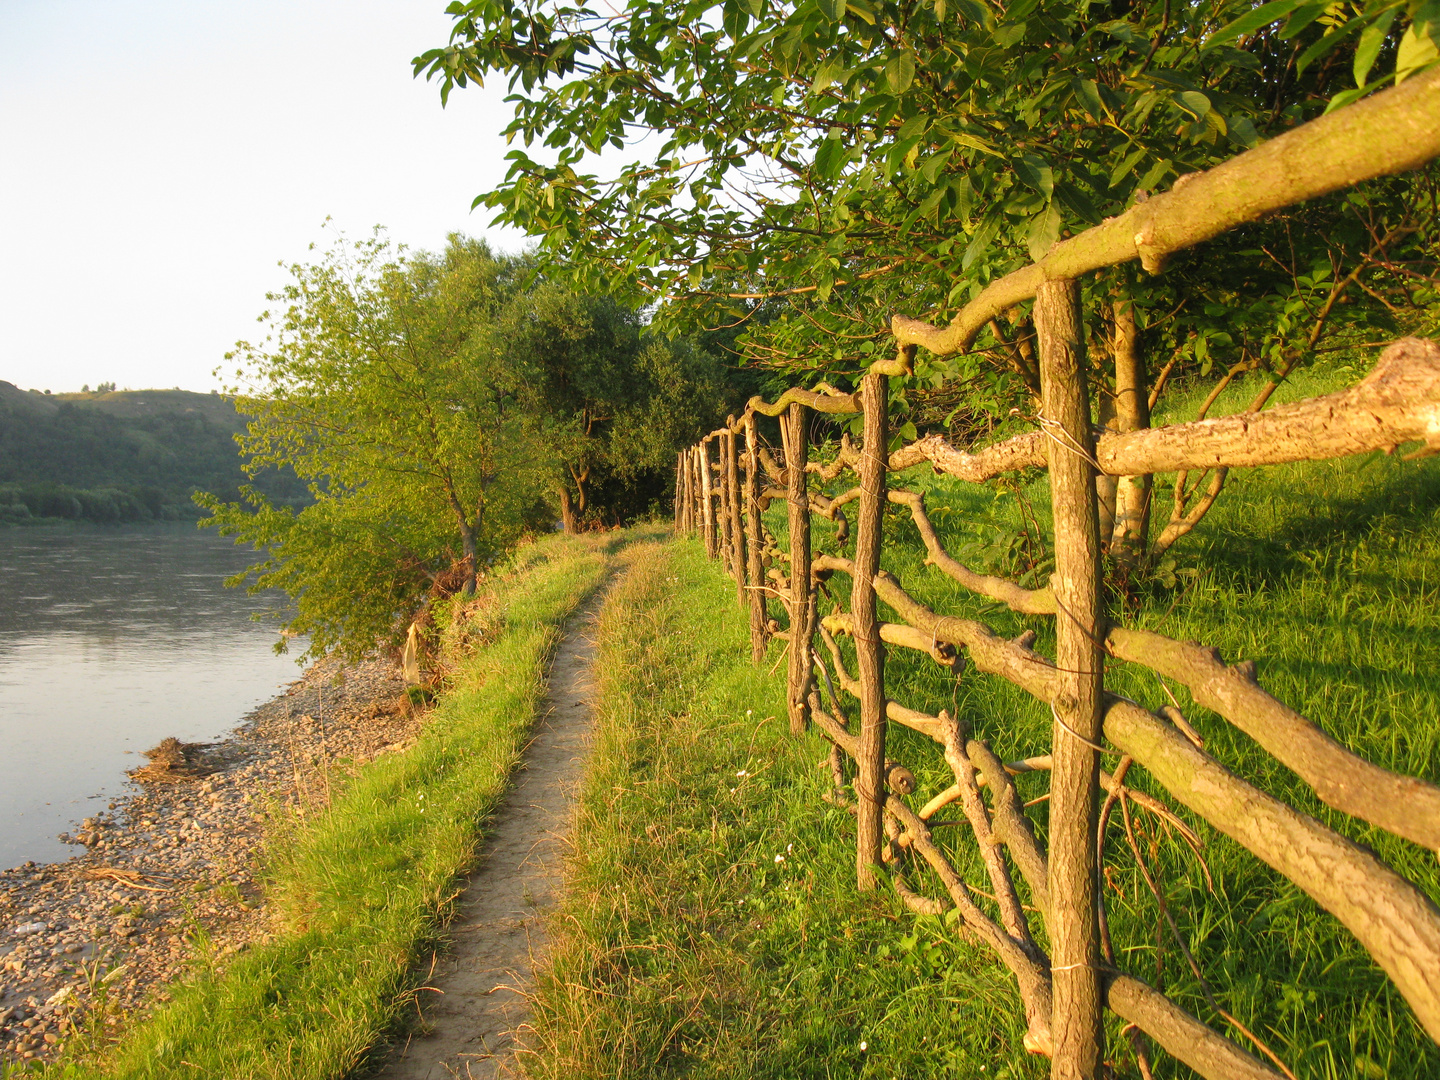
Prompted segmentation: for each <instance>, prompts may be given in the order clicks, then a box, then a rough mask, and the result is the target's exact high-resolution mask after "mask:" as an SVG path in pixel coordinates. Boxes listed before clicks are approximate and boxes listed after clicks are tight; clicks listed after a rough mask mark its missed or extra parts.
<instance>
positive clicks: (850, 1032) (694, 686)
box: [529, 541, 1043, 1080]
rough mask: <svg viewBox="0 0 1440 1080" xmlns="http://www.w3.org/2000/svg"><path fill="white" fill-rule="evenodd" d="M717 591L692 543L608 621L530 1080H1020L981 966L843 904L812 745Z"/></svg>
mask: <svg viewBox="0 0 1440 1080" xmlns="http://www.w3.org/2000/svg"><path fill="white" fill-rule="evenodd" d="M733 597H734V589H733V586H732V585H730V583H729V581H728V579H726V578H724V577H723V575H722V574H721V571H720V570H719V569H718V567H717V566H716V564H713V563H710V562H709V561H707V560H706V559H705V557H704V554H703V550H702V549H701V548H700V546H699V545H698V544H696V543H694V542H693V541H685V542H679V543H674V544H671V545H668V546H666V547H665V548H662V549H657V550H656V552H655V554H654V555H653V557H652V556H649V555H647V556H646V557H645V558H643V559H640V560H637V563H636V566H635V569H634V570H633V571H632V572H631V573H630V575H629V576H628V577H627V578H626V579H625V580H624V581H623V582H622V583H621V584H620V586H619V587H618V588H617V590H616V591H615V592H614V593H612V595H611V599H610V601H609V603H608V604H607V607H606V610H605V612H604V613H603V615H602V619H601V623H600V631H599V644H600V665H599V668H598V670H599V672H600V683H599V694H600V715H599V725H600V731H599V737H598V740H597V745H596V748H595V751H594V757H593V759H592V762H591V766H590V771H589V775H588V779H587V781H586V785H585V788H584V790H583V792H582V795H581V808H580V814H579V817H578V821H577V836H576V842H575V851H576V855H575V857H574V860H573V861H572V864H571V876H570V878H569V891H568V896H567V899H566V901H565V903H564V907H563V909H562V911H561V913H560V915H559V917H558V918H557V919H556V920H555V924H554V925H555V928H556V931H557V933H558V941H557V944H556V947H555V952H554V957H553V968H552V970H551V971H550V972H549V973H548V975H547V976H546V977H545V978H544V980H543V981H542V984H541V986H540V987H539V991H538V997H537V1008H536V1017H535V1025H536V1029H537V1032H538V1035H537V1046H536V1049H537V1051H538V1053H537V1055H536V1057H535V1058H534V1059H533V1061H532V1062H531V1064H530V1065H529V1069H530V1071H531V1073H532V1075H534V1076H536V1077H547V1078H548V1077H554V1078H557V1080H558V1078H561V1077H565V1078H582V1077H602V1076H603V1077H652V1076H653V1077H659V1076H681V1075H684V1076H687V1077H696V1078H699V1077H735V1076H746V1077H774V1078H776V1080H779V1078H801V1077H829V1076H877V1077H880V1076H884V1077H892V1076H895V1077H903V1076H913V1077H930V1076H937V1075H947V1076H950V1075H953V1076H971V1075H974V1076H1000V1077H1005V1076H1017V1077H1019V1076H1025V1077H1030V1076H1035V1077H1038V1076H1040V1075H1042V1073H1043V1070H1042V1069H1040V1067H1039V1066H1038V1065H1037V1064H1035V1063H1033V1062H1029V1061H1027V1060H1025V1058H1026V1055H1025V1053H1024V1051H1023V1050H1021V1049H1019V1045H1020V1037H1021V1035H1022V1034H1023V1025H1022V1024H1021V1023H1020V1022H1019V1020H1018V1012H1019V1010H1018V1009H1017V1008H1016V1007H1015V1005H1014V1002H1013V1001H1012V999H1011V995H1010V994H1009V993H1008V990H1007V988H1006V985H1005V976H1004V973H1003V971H1001V970H1000V969H999V968H998V966H997V965H996V964H995V963H994V962H993V961H991V959H990V957H989V955H988V954H987V953H986V952H985V951H983V950H982V949H980V948H978V947H974V946H971V945H967V944H965V943H963V942H960V941H957V940H956V939H955V937H954V935H953V933H952V932H951V931H950V930H949V929H948V928H947V927H946V926H945V924H944V923H943V922H942V921H941V920H938V919H927V920H915V919H913V918H912V917H910V916H909V915H905V914H903V913H902V912H901V911H900V910H899V909H898V908H897V906H896V903H895V901H894V898H893V896H891V895H890V894H888V893H876V894H871V895H869V896H865V897H860V896H857V895H856V894H855V891H854V869H853V867H854V855H853V843H854V842H853V839H852V838H851V837H852V833H853V825H852V824H851V822H852V819H851V818H850V816H849V815H848V814H846V813H844V812H843V811H841V810H838V809H836V808H834V807H832V806H830V805H829V804H827V803H825V802H823V801H821V799H820V795H821V793H822V791H823V790H824V788H823V786H822V779H823V778H825V777H828V773H825V774H822V773H821V771H820V770H818V769H816V767H815V765H816V762H818V761H820V760H821V759H823V758H824V756H825V746H824V744H823V743H821V741H820V740H819V739H818V737H815V736H807V737H806V738H805V739H803V740H798V741H797V740H794V739H792V738H790V736H789V735H788V733H787V731H786V725H785V721H784V719H783V716H784V713H783V708H782V702H783V685H784V677H783V672H777V673H775V674H771V673H770V672H769V671H768V669H763V668H762V669H757V668H754V667H752V666H751V664H750V661H749V645H748V639H747V637H746V629H745V624H744V620H743V618H742V616H741V614H740V612H739V611H738V609H737V608H736V606H735V603H734V600H733Z"/></svg>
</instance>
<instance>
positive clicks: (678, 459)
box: [675, 451, 685, 534]
mask: <svg viewBox="0 0 1440 1080" xmlns="http://www.w3.org/2000/svg"><path fill="white" fill-rule="evenodd" d="M684 461H685V454H684V452H683V451H682V452H681V453H678V454H676V455H675V532H676V533H677V534H678V533H679V532H680V519H681V517H682V516H683V515H684V513H685V491H684V486H683V485H684V481H683V480H682V479H681V475H682V473H681V465H682V463H683V462H684Z"/></svg>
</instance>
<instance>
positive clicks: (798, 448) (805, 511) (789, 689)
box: [780, 402, 815, 735]
mask: <svg viewBox="0 0 1440 1080" xmlns="http://www.w3.org/2000/svg"><path fill="white" fill-rule="evenodd" d="M780 432H781V436H782V437H783V438H784V440H785V478H786V481H787V483H786V489H787V495H788V498H787V500H786V504H785V505H786V510H787V511H788V514H789V519H790V667H789V673H788V676H787V678H786V683H785V685H786V700H787V706H788V709H789V713H790V731H791V733H792V734H795V735H800V734H803V733H804V731H805V728H806V727H807V726H808V725H809V722H810V704H809V696H810V687H811V683H812V681H813V680H814V673H813V670H812V667H811V660H810V638H811V635H812V634H813V633H814V626H815V591H814V588H813V587H812V585H811V583H810V505H809V497H808V492H807V490H806V483H805V463H806V462H807V461H808V460H809V456H810V415H809V410H808V409H806V408H805V406H804V405H801V404H799V403H798V402H797V403H796V404H793V405H791V406H790V409H789V411H788V412H787V413H786V414H785V415H784V416H783V417H781V420H780Z"/></svg>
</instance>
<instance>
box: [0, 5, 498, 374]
mask: <svg viewBox="0 0 1440 1080" xmlns="http://www.w3.org/2000/svg"><path fill="white" fill-rule="evenodd" d="M446 3H447V0H283V2H282V0H241V2H238V3H237V2H235V0H229V2H225V3H221V2H216V0H183V2H182V0H0V379H4V380H7V381H9V382H13V383H16V384H17V385H19V386H21V387H22V388H25V389H30V388H35V389H40V390H44V389H51V390H53V391H55V392H56V393H60V392H63V391H70V390H78V389H80V387H81V385H82V384H84V383H89V384H90V385H91V386H92V387H93V386H94V385H95V384H96V383H99V382H101V381H113V382H115V383H117V384H119V386H121V387H122V388H123V387H127V386H128V387H132V388H134V389H142V388H145V389H148V388H152V387H171V386H179V387H181V388H183V389H187V390H209V389H211V388H212V387H214V386H217V385H218V383H217V382H216V380H215V379H214V378H213V377H212V375H211V372H212V370H213V369H214V368H215V367H216V366H218V365H220V364H221V363H222V361H223V356H224V353H225V352H226V351H227V349H229V348H230V347H231V345H232V344H233V343H234V342H235V341H236V339H238V338H242V337H256V336H258V332H259V327H258V326H257V325H256V323H255V317H256V316H257V315H258V314H259V313H260V312H261V311H262V310H264V308H265V292H266V291H267V290H268V289H273V288H276V287H277V286H279V285H281V284H283V283H284V281H285V280H286V275H285V272H284V271H283V270H281V269H280V268H279V267H277V265H276V263H277V262H278V261H280V260H285V261H287V262H288V261H295V260H302V261H303V260H304V259H306V258H307V248H308V246H309V244H310V243H311V242H312V241H319V242H322V243H324V242H327V234H328V232H329V230H326V229H323V228H322V224H323V222H324V221H325V219H326V217H327V216H328V217H332V218H333V219H334V222H335V224H336V225H337V226H339V227H340V228H342V229H343V230H344V231H345V232H346V233H348V234H351V235H355V236H358V235H360V234H363V233H366V232H368V231H369V229H370V227H371V226H372V225H377V224H380V225H385V226H386V227H387V228H388V230H389V233H390V235H391V237H392V238H393V239H395V240H397V241H403V242H405V243H408V244H410V245H412V246H414V247H420V248H430V249H435V248H438V247H440V246H441V245H442V244H443V243H444V241H445V235H446V233H448V232H451V231H454V230H460V231H463V232H467V233H469V234H471V235H474V236H485V237H486V238H487V239H489V240H490V242H491V243H492V244H493V245H495V246H496V247H498V248H500V249H502V250H509V251H516V250H519V249H520V248H521V247H522V246H523V244H524V237H523V236H521V235H520V234H519V233H516V232H514V231H501V230H495V229H490V228H488V227H487V222H488V221H489V218H490V212H489V211H486V210H483V209H482V210H478V211H476V212H475V213H474V214H471V212H470V201H471V199H473V198H474V197H475V195H477V194H479V193H480V192H482V191H484V190H486V189H488V188H490V187H492V186H494V185H495V184H496V183H498V182H499V181H500V179H501V178H502V177H503V175H504V171H505V162H504V155H505V153H506V151H507V149H508V148H507V147H506V146H505V142H504V140H503V139H501V138H500V137H499V134H498V133H499V131H500V130H501V129H502V128H503V127H504V126H505V124H506V123H508V122H509V120H510V116H511V113H510V107H509V106H508V105H505V104H504V103H503V100H502V99H503V97H504V94H505V91H504V87H503V85H498V84H497V85H487V86H486V88H485V89H483V90H480V89H477V88H475V87H473V86H472V87H470V88H468V89H466V90H463V91H460V90H457V91H456V92H455V93H454V94H452V95H451V98H450V103H449V105H448V107H447V108H445V109H443V110H442V109H441V107H440V95H439V90H438V88H437V86H436V84H433V83H426V82H424V81H423V80H415V79H412V77H411V74H410V60H411V58H412V57H414V56H416V55H417V54H419V53H421V52H423V51H425V50H426V49H428V48H433V47H436V46H439V45H442V44H444V42H445V41H446V38H447V36H448V34H449V29H450V19H449V17H448V16H446V15H445V13H444V11H445V7H446ZM312 257H313V256H312ZM226 366H227V367H229V366H230V365H226Z"/></svg>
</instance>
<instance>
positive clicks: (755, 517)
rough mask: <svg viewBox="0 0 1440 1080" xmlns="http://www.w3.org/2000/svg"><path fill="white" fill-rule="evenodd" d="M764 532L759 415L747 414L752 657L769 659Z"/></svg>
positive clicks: (748, 553)
mask: <svg viewBox="0 0 1440 1080" xmlns="http://www.w3.org/2000/svg"><path fill="white" fill-rule="evenodd" d="M764 535H765V534H764V530H763V529H762V528H761V526H760V441H759V438H758V437H757V436H756V433H755V414H754V413H753V412H747V413H746V414H745V550H746V556H747V558H746V563H745V567H746V574H745V576H746V578H747V579H748V582H749V588H747V589H746V590H745V591H746V592H747V593H749V596H748V597H747V598H746V600H747V602H748V604H749V607H750V657H751V659H752V660H754V661H755V663H757V664H758V663H760V661H762V660H764V659H765V646H766V645H767V644H769V642H768V640H767V639H768V638H769V636H770V632H769V630H768V628H767V627H766V625H765V623H766V611H765V588H764V586H765V563H764V556H763V553H762V550H761V549H762V548H763V547H764Z"/></svg>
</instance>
